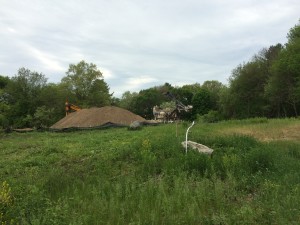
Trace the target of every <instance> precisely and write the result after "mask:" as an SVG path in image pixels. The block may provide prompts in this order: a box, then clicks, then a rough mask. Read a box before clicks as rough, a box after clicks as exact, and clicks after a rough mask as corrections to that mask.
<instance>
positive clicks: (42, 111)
mask: <svg viewBox="0 0 300 225" xmlns="http://www.w3.org/2000/svg"><path fill="white" fill-rule="evenodd" d="M54 115H55V111H54V108H47V107H46V106H41V107H38V108H37V109H36V111H35V113H34V116H33V118H34V121H33V124H34V126H35V127H36V128H47V127H50V126H51V125H53V124H54V123H55V121H56V119H55V116H54Z"/></svg>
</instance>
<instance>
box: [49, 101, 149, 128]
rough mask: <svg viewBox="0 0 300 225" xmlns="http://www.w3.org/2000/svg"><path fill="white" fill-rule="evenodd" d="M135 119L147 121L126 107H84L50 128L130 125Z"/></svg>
mask: <svg viewBox="0 0 300 225" xmlns="http://www.w3.org/2000/svg"><path fill="white" fill-rule="evenodd" d="M133 121H139V122H145V121H146V120H145V119H144V118H142V117H140V116H138V115H136V114H134V113H132V112H130V111H128V110H126V109H122V108H118V107H115V106H105V107H102V108H90V109H82V110H80V111H77V112H74V113H70V114H69V115H68V116H66V117H64V118H63V119H61V120H60V121H58V122H57V123H55V124H54V125H52V126H51V127H50V128H51V129H66V128H71V127H76V128H89V127H101V126H105V125H106V124H113V125H125V126H128V125H130V124H131V123H132V122H133Z"/></svg>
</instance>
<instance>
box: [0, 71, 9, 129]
mask: <svg viewBox="0 0 300 225" xmlns="http://www.w3.org/2000/svg"><path fill="white" fill-rule="evenodd" d="M9 82H10V79H9V78H8V77H4V76H1V75H0V127H7V126H8V125H9V122H8V113H9V110H10V105H9V95H8V93H7V92H6V87H7V85H8V83H9Z"/></svg>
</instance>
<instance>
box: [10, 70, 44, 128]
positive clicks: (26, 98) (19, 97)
mask: <svg viewBox="0 0 300 225" xmlns="http://www.w3.org/2000/svg"><path fill="white" fill-rule="evenodd" d="M46 83H47V78H46V77H45V75H43V74H42V73H38V72H32V71H30V70H29V69H25V68H20V69H19V70H18V74H17V75H15V76H14V77H12V78H11V82H9V83H8V85H7V88H6V91H7V94H8V95H9V104H10V111H9V120H10V122H11V123H12V122H14V124H16V126H18V127H24V126H27V125H29V122H28V121H29V119H28V118H29V117H32V116H33V114H34V112H35V111H36V108H37V107H38V105H39V96H40V94H41V91H42V89H43V88H44V87H45V86H46Z"/></svg>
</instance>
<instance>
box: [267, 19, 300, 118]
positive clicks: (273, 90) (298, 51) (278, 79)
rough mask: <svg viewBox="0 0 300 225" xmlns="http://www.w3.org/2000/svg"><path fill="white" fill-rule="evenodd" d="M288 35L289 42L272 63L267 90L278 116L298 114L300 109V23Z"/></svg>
mask: <svg viewBox="0 0 300 225" xmlns="http://www.w3.org/2000/svg"><path fill="white" fill-rule="evenodd" d="M287 37H288V43H287V44H286V46H285V48H283V49H282V50H281V51H280V54H279V56H278V59H277V60H275V61H274V63H273V65H272V73H273V75H272V77H270V79H269V80H268V84H267V85H266V92H265V94H266V96H267V97H268V98H269V100H270V102H271V103H272V106H273V108H274V109H275V110H273V111H275V112H276V116H298V115H299V110H300V64H299V62H300V23H299V24H298V25H296V26H295V27H293V28H292V29H291V30H290V32H289V33H288V35H287Z"/></svg>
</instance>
